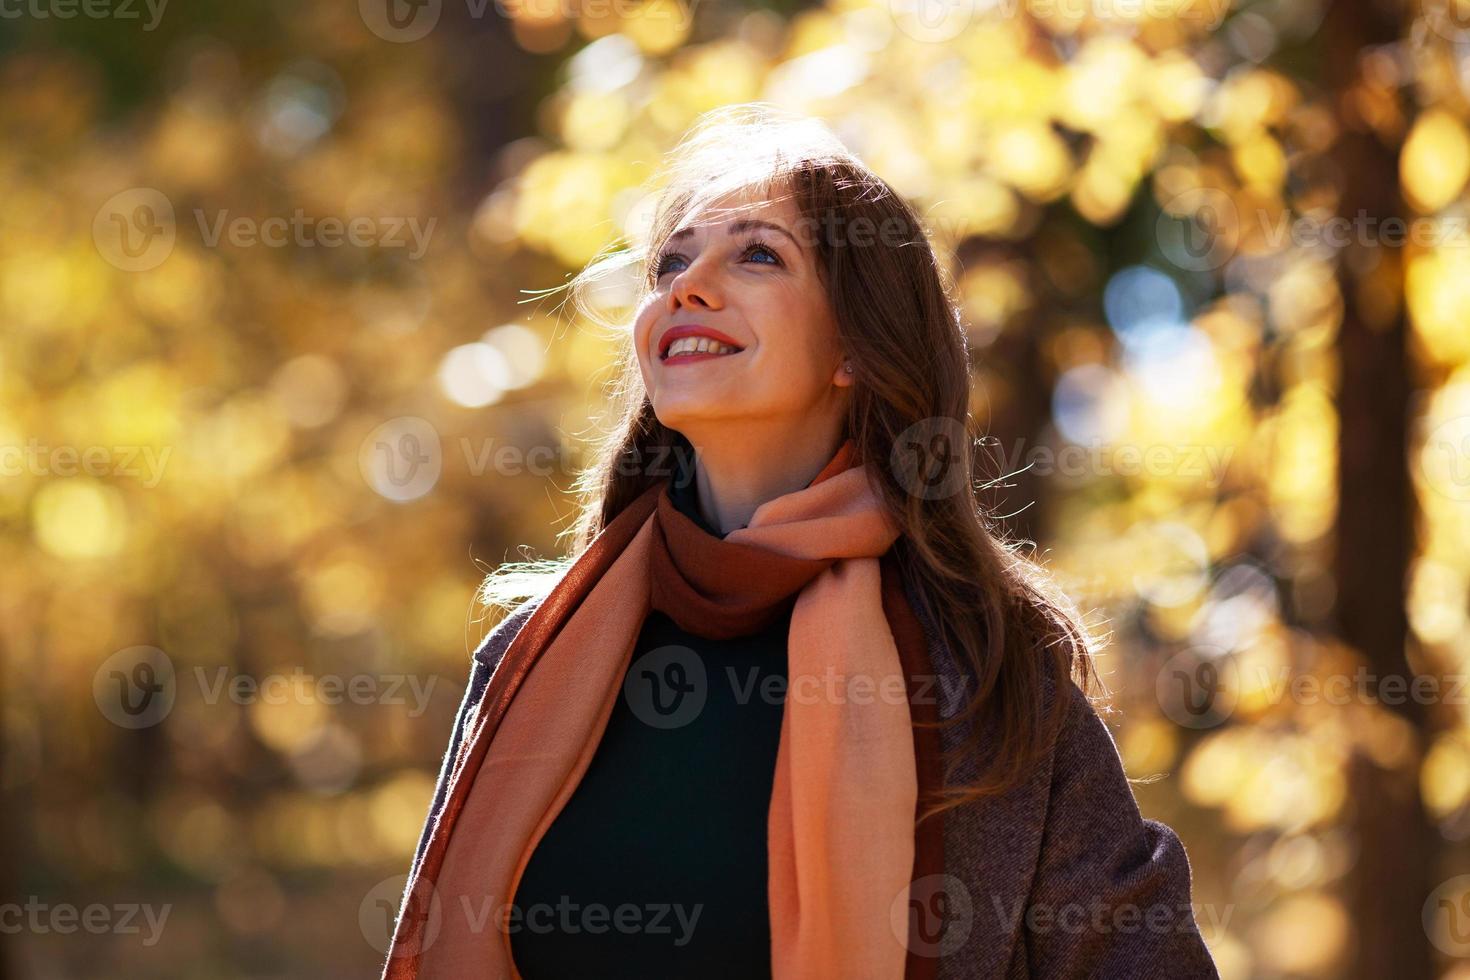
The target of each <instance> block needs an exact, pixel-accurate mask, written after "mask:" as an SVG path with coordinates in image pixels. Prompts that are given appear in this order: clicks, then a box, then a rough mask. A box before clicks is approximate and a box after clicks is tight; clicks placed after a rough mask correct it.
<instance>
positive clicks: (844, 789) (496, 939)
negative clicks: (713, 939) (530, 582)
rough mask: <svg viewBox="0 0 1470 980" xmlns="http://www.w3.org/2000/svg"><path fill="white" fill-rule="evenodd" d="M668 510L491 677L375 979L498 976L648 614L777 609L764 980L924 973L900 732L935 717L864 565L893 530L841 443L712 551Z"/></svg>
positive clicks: (648, 512) (892, 607) (902, 605)
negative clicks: (777, 724) (545, 846)
mask: <svg viewBox="0 0 1470 980" xmlns="http://www.w3.org/2000/svg"><path fill="white" fill-rule="evenodd" d="M668 491H669V485H668V484H667V483H664V484H661V485H659V486H655V487H653V488H650V489H649V490H648V491H647V492H645V493H644V494H643V495H642V496H641V497H639V498H638V499H637V500H635V501H634V502H633V504H631V505H630V506H629V507H628V508H627V509H626V510H625V511H624V512H623V513H621V514H620V515H618V517H617V518H615V519H614V520H613V521H612V522H610V523H609V525H608V526H607V527H606V528H605V529H604V530H603V532H602V533H601V534H599V535H598V537H597V538H596V539H595V540H594V541H593V543H592V545H591V546H590V547H589V548H588V549H587V550H586V552H584V553H583V554H582V555H581V556H579V558H578V559H577V560H576V561H575V562H574V563H573V565H572V567H571V568H570V569H569V570H568V572H567V574H566V575H565V576H564V577H563V579H562V580H561V581H560V582H558V583H557V585H556V587H555V588H554V589H553V590H552V591H551V593H550V594H549V595H548V596H547V598H546V599H545V600H543V601H542V603H541V604H540V606H539V607H538V608H537V609H536V610H535V612H534V613H533V614H532V616H531V618H530V619H529V620H528V621H527V622H526V623H525V624H524V626H523V627H522V629H521V631H520V632H519V633H518V634H517V636H516V638H515V640H514V641H513V642H512V644H511V646H510V647H509V649H508V650H507V651H506V654H505V657H504V658H503V660H502V662H501V663H500V665H499V666H498V667H497V668H496V670H495V673H494V674H493V676H492V677H491V679H490V682H489V685H488V686H487V689H486V692H485V697H484V700H483V701H482V702H481V704H480V706H479V709H478V711H477V713H476V715H475V716H474V717H473V718H472V719H471V720H470V721H468V722H467V726H466V727H467V732H466V737H465V739H464V743H463V746H462V748H461V751H460V754H459V758H458V759H457V760H456V763H455V768H454V772H453V775H452V780H451V783H450V789H449V794H448V798H447V800H446V803H445V808H444V812H443V815H442V816H441V818H440V820H439V823H438V824H437V825H436V826H435V828H434V830H433V832H432V834H431V837H430V842H429V846H428V848H427V850H426V852H425V855H424V860H423V863H422V865H421V866H420V868H419V874H418V878H417V880H416V881H414V882H413V883H412V886H411V888H410V890H409V893H408V901H407V905H406V907H405V910H404V914H403V916H402V918H401V920H400V922H399V925H398V929H397V933H396V935H395V937H394V943H393V947H392V949H391V950H390V955H389V960H388V965H387V968H386V970H385V973H384V976H385V977H387V978H389V980H408V978H418V977H423V978H426V980H427V978H441V977H442V978H454V980H459V978H479V977H484V978H492V980H502V978H512V977H515V978H518V977H519V974H518V973H516V972H515V968H514V965H513V963H512V961H511V947H510V937H509V934H508V933H507V932H506V919H505V915H506V911H507V905H508V903H509V901H510V897H511V896H514V895H515V892H516V888H517V886H518V885H519V883H520V878H521V874H522V872H523V871H524V870H525V867H526V865H527V863H528V862H529V860H530V857H531V853H532V851H533V850H534V849H535V846H536V844H537V842H538V841H539V840H540V839H541V837H542V835H543V834H544V833H545V832H546V829H547V828H548V827H549V826H550V824H551V822H552V821H553V820H554V819H555V817H556V815H557V814H558V813H559V812H560V811H561V809H562V807H563V806H564V805H565V804H566V802H567V800H568V799H570V797H571V795H572V792H573V791H574V790H575V789H576V787H577V784H578V782H579V781H580V779H581V777H582V774H583V773H584V772H585V771H586V768H587V766H588V764H589V763H590V762H591V760H592V756H593V754H594V753H595V752H596V750H597V746H598V743H599V741H600V739H601V736H602V732H603V729H604V728H605V726H606V724H607V721H608V718H609V716H610V715H611V712H612V708H613V704H614V702H615V699H616V698H617V697H619V696H620V695H621V691H622V682H623V677H624V675H625V673H626V671H627V668H628V665H629V663H630V661H631V659H632V655H633V652H634V651H633V648H634V644H635V642H636V640H637V637H638V635H639V632H640V630H641V627H642V624H643V621H644V619H645V617H646V616H647V614H648V612H649V611H650V609H653V608H658V609H661V610H663V611H665V612H667V613H668V614H669V615H670V616H671V618H674V619H675V621H676V622H679V624H680V625H681V626H683V627H685V628H686V629H690V631H691V632H695V633H697V634H698V635H702V636H707V637H710V638H719V637H725V636H738V635H741V634H742V633H743V632H748V631H749V630H751V629H753V628H755V624H756V623H757V622H759V621H760V620H761V619H767V620H768V619H769V617H771V616H774V615H776V614H778V612H779V611H780V610H781V609H782V608H783V607H782V602H783V597H784V601H786V602H788V603H789V602H791V601H792V599H793V596H794V605H791V606H790V607H789V608H790V609H791V627H790V634H789V638H788V642H787V657H788V671H787V673H788V683H787V692H788V694H787V698H786V704H785V710H784V713H783V716H782V722H781V734H780V741H779V745H778V749H777V757H776V771H775V778H774V784H773V789H772V795H771V804H770V811H769V818H768V823H767V831H768V853H769V860H770V867H769V877H768V885H769V887H768V895H769V900H770V922H771V965H772V975H773V977H774V980H805V978H808V977H824V976H834V977H835V976H840V977H843V978H849V977H859V978H872V980H902V978H907V980H915V978H917V977H920V976H933V973H934V968H935V963H934V961H933V959H932V958H929V957H924V956H920V955H919V954H918V953H917V952H910V950H911V949H915V948H916V947H917V944H914V943H911V942H909V941H908V940H909V933H910V930H911V929H912V928H913V927H914V924H915V921H916V918H917V917H916V916H914V915H913V914H912V911H913V910H911V908H910V905H909V896H908V889H909V883H910V882H911V880H917V879H918V878H919V877H921V876H924V875H927V874H937V873H941V872H942V870H943V868H942V864H943V851H942V847H943V844H942V839H941V838H940V836H939V833H940V831H939V827H940V822H939V821H938V820H929V821H925V823H924V824H923V825H920V827H919V828H918V830H917V833H916V829H915V823H914V820H915V813H916V803H917V800H918V797H919V793H920V791H921V789H923V790H927V789H929V788H931V787H932V786H933V785H934V784H935V782H936V780H937V778H938V756H937V751H938V750H937V737H936V736H935V733H934V732H932V731H930V730H921V729H914V728H912V722H913V721H914V720H921V719H927V720H932V719H933V717H934V715H935V707H934V704H933V690H932V684H927V685H926V684H925V683H924V678H925V677H928V678H932V676H933V675H932V670H931V668H930V667H929V663H928V655H927V652H926V650H925V647H924V640H923V636H922V633H921V630H920V628H919V626H918V623H917V620H915V619H914V616H913V612H912V610H911V609H910V608H909V606H908V604H907V600H906V599H905V598H904V596H903V592H902V587H901V585H900V583H899V578H898V575H897V570H896V566H895V565H893V564H892V563H891V559H889V558H883V557H882V556H884V555H885V554H886V553H888V552H889V549H890V547H891V546H892V544H893V543H894V541H895V540H896V539H897V537H898V533H899V532H898V531H897V529H896V528H895V527H894V526H893V524H892V522H891V521H890V519H889V518H888V517H887V515H886V513H885V512H884V511H883V509H882V507H881V505H880V502H879V500H878V499H877V497H876V495H875V494H874V492H873V490H872V488H871V487H870V486H869V485H868V480H867V472H866V469H865V468H864V467H863V466H862V465H861V463H860V462H859V460H858V458H857V450H856V444H855V443H854V442H853V440H851V439H849V440H848V441H847V442H845V443H844V444H843V446H842V447H841V448H840V449H839V451H838V452H837V454H836V455H835V456H834V457H833V458H832V460H831V461H830V462H829V463H828V464H827V466H826V467H825V468H824V469H823V470H822V472H821V473H819V474H818V475H817V477H816V478H815V479H814V480H813V481H812V482H811V484H809V485H808V486H807V487H805V488H803V489H801V490H799V491H796V492H793V493H789V494H785V495H783V496H781V497H778V498H776V499H774V500H771V501H768V502H767V503H765V504H763V505H762V506H760V507H759V508H758V509H757V510H756V512H755V514H754V515H753V516H752V517H751V520H750V523H749V525H748V526H746V527H743V528H740V529H738V530H735V531H732V532H730V533H729V534H728V535H726V536H725V537H724V538H723V539H721V538H717V537H714V536H712V535H710V534H709V533H707V532H706V531H704V530H703V529H701V528H699V527H698V526H697V525H695V524H694V523H693V522H692V521H690V520H689V518H688V517H687V516H686V515H684V514H682V513H680V512H679V511H678V510H677V509H676V508H675V507H674V505H673V503H672V502H671V500H670V498H669V492H668ZM880 559H881V561H880ZM532 668H534V669H532ZM916 692H919V693H926V694H927V695H928V697H927V698H925V699H917V700H916V699H915V697H914V696H915V693H916ZM911 701H915V703H912V704H911V703H910V702H911Z"/></svg>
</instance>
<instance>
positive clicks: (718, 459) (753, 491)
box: [690, 429, 847, 535]
mask: <svg viewBox="0 0 1470 980" xmlns="http://www.w3.org/2000/svg"><path fill="white" fill-rule="evenodd" d="M846 438H847V437H846V436H845V435H843V434H842V432H841V430H840V429H838V430H837V431H835V432H831V433H826V434H823V435H822V436H821V437H820V438H815V437H811V436H803V437H801V438H793V437H790V436H784V437H781V438H773V439H769V440H753V441H749V442H747V441H745V440H742V441H740V442H738V443H733V442H730V441H727V440H726V441H718V442H708V443H704V444H700V443H697V442H695V441H694V440H692V439H691V440H690V442H691V444H692V445H693V446H694V460H695V476H694V479H695V487H696V496H697V498H698V508H699V514H700V517H702V518H703V519H704V521H705V522H706V523H707V524H709V525H710V526H711V527H714V528H717V529H719V532H720V534H721V535H725V534H729V533H730V532H731V531H734V530H736V529H738V528H742V527H745V526H746V525H748V524H749V523H750V519H751V517H753V516H754V515H755V512H756V510H757V509H758V508H759V507H760V506H761V505H762V504H764V503H766V502H767V501H769V500H774V499H776V498H777V497H780V496H783V495H785V494H788V493H794V492H796V491H797V490H800V489H802V488H803V487H806V486H807V485H808V484H810V483H811V482H812V480H813V479H815V478H816V476H817V474H818V473H820V472H822V469H823V467H825V466H826V465H827V464H828V463H829V462H831V460H832V457H833V456H834V455H836V453H837V450H838V449H839V448H840V447H841V446H842V444H843V442H845V441H846Z"/></svg>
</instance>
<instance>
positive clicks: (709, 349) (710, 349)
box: [664, 337, 740, 360]
mask: <svg viewBox="0 0 1470 980" xmlns="http://www.w3.org/2000/svg"><path fill="white" fill-rule="evenodd" d="M739 349H740V348H738V347H731V346H730V345H729V344H722V343H720V342H719V341H717V340H710V339H709V338H708V337H680V338H679V339H678V340H676V341H674V342H673V343H672V344H670V345H669V350H668V353H667V354H665V355H664V359H665V360H668V359H669V358H670V357H673V356H674V355H676V354H688V353H699V354H705V353H713V354H733V353H735V352H736V351H738V350H739Z"/></svg>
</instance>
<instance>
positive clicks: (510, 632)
mask: <svg viewBox="0 0 1470 980" xmlns="http://www.w3.org/2000/svg"><path fill="white" fill-rule="evenodd" d="M544 598H545V596H532V597H531V598H529V599H526V600H524V601H522V602H521V603H520V604H519V605H517V606H516V607H515V608H513V609H512V610H511V611H510V612H508V613H506V614H505V616H503V617H501V620H500V622H498V623H496V624H495V625H494V626H493V627H492V628H491V630H490V632H489V633H487V634H486V635H485V638H484V639H483V640H481V641H480V645H479V646H478V647H476V648H475V653H474V661H475V663H476V664H479V665H480V666H482V667H485V668H489V669H490V670H492V671H493V670H494V669H495V667H496V665H497V664H499V663H500V660H501V658H502V657H504V656H505V651H506V650H508V649H509V648H510V644H511V641H513V640H514V639H515V638H516V634H518V633H519V632H520V631H521V627H522V626H525V625H526V620H528V619H530V618H531V614H532V613H534V612H535V611H536V608H537V607H538V606H539V605H541V600H542V599H544Z"/></svg>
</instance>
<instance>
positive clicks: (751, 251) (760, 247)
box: [744, 240, 781, 265]
mask: <svg viewBox="0 0 1470 980" xmlns="http://www.w3.org/2000/svg"><path fill="white" fill-rule="evenodd" d="M757 252H764V253H765V254H766V255H769V256H770V257H771V262H770V263H765V262H761V263H757V264H758V265H767V264H770V265H780V264H781V257H780V256H779V255H777V254H776V252H775V250H774V249H772V248H771V247H770V246H768V245H767V244H766V243H765V242H762V241H759V240H757V241H753V242H749V243H747V244H746V246H745V252H744V254H745V255H746V256H753V255H755V254H756V253H757Z"/></svg>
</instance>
